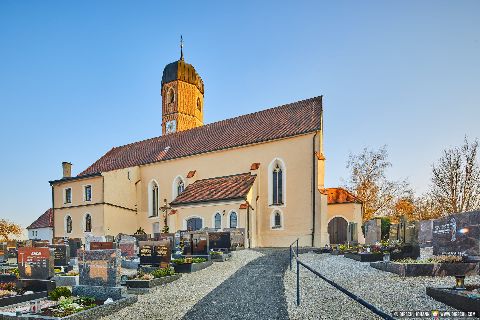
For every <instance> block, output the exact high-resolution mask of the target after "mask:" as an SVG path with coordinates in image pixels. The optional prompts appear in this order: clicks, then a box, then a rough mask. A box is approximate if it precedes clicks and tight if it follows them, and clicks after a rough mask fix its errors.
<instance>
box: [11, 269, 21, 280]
mask: <svg viewBox="0 0 480 320" xmlns="http://www.w3.org/2000/svg"><path fill="white" fill-rule="evenodd" d="M10 274H13V275H15V276H16V277H17V279H18V278H20V271H18V268H14V269H12V270H10Z"/></svg>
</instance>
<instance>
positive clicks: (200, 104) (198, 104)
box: [197, 98, 202, 111]
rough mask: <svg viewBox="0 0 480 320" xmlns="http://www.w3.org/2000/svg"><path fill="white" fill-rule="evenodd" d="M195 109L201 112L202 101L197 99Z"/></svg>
mask: <svg viewBox="0 0 480 320" xmlns="http://www.w3.org/2000/svg"><path fill="white" fill-rule="evenodd" d="M197 109H198V110H200V111H202V101H201V100H200V98H197Z"/></svg>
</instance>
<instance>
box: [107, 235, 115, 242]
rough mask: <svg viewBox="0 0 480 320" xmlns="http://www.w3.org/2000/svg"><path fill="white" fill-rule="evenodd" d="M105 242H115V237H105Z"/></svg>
mask: <svg viewBox="0 0 480 320" xmlns="http://www.w3.org/2000/svg"><path fill="white" fill-rule="evenodd" d="M105 242H115V237H114V236H110V235H106V236H105Z"/></svg>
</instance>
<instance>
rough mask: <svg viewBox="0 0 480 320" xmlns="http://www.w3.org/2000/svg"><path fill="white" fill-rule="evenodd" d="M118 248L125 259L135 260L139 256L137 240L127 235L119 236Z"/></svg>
mask: <svg viewBox="0 0 480 320" xmlns="http://www.w3.org/2000/svg"><path fill="white" fill-rule="evenodd" d="M117 246H118V248H119V249H120V251H121V253H122V257H124V258H129V259H131V258H135V257H136V256H137V251H138V248H137V239H136V238H135V237H133V236H129V235H126V234H119V235H118V236H117Z"/></svg>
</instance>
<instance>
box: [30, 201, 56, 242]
mask: <svg viewBox="0 0 480 320" xmlns="http://www.w3.org/2000/svg"><path fill="white" fill-rule="evenodd" d="M27 230H28V239H30V240H33V239H39V240H48V241H50V242H52V239H53V209H51V208H50V209H48V210H47V211H45V213H44V214H42V215H41V216H40V217H39V218H38V219H37V220H35V221H34V222H33V223H32V224H31V225H29V226H28V227H27Z"/></svg>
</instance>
